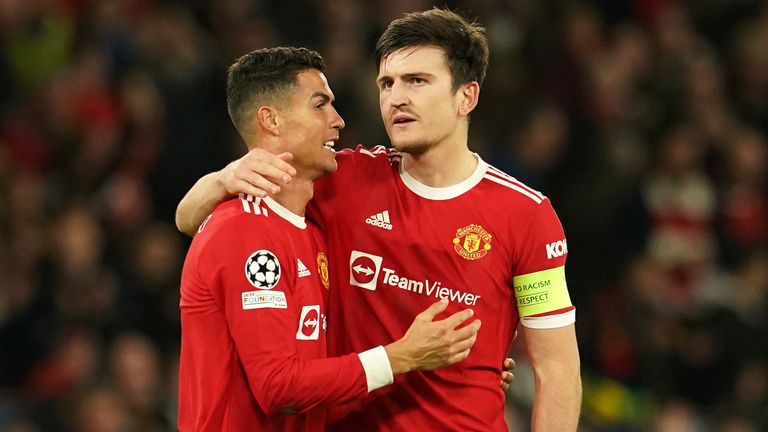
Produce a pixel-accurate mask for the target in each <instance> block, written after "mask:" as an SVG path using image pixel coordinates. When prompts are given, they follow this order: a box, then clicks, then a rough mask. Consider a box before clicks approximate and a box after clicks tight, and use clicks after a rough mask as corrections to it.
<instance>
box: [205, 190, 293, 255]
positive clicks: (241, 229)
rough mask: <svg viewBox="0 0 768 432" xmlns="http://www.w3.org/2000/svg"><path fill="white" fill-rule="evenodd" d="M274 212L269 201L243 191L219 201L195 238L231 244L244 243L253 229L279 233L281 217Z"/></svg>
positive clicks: (267, 232)
mask: <svg viewBox="0 0 768 432" xmlns="http://www.w3.org/2000/svg"><path fill="white" fill-rule="evenodd" d="M271 215H272V213H271V211H270V209H269V207H267V205H266V203H264V201H263V200H262V199H260V198H256V197H254V196H252V195H247V194H240V195H238V196H237V197H235V198H232V199H230V200H228V201H224V202H223V203H221V204H219V205H218V206H217V207H216V209H215V210H214V211H213V213H211V214H210V215H209V216H208V217H207V218H206V219H205V221H203V223H202V224H201V225H200V228H198V230H197V235H195V239H194V241H200V242H204V243H212V242H213V243H224V244H228V245H230V246H235V245H236V244H239V243H242V241H243V240H244V239H245V238H246V236H248V235H249V234H250V233H252V232H259V233H260V237H268V236H270V235H277V234H279V232H280V230H279V229H273V228H277V225H278V224H279V217H271Z"/></svg>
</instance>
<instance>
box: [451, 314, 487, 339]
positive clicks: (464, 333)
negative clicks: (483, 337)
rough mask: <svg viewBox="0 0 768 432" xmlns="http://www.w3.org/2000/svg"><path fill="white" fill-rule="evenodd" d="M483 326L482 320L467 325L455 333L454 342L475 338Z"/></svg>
mask: <svg viewBox="0 0 768 432" xmlns="http://www.w3.org/2000/svg"><path fill="white" fill-rule="evenodd" d="M481 325H482V322H480V320H479V319H478V320H474V321H472V322H471V323H470V324H469V325H466V326H464V327H462V328H460V329H458V330H455V331H454V332H453V335H452V336H453V340H456V341H461V340H465V339H469V338H471V337H473V336H477V332H478V330H480V326H481Z"/></svg>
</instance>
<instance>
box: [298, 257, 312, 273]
mask: <svg viewBox="0 0 768 432" xmlns="http://www.w3.org/2000/svg"><path fill="white" fill-rule="evenodd" d="M296 265H297V266H298V267H299V277H300V278H303V277H307V276H309V269H308V268H307V266H305V265H304V263H303V262H301V260H300V259H298V258H296Z"/></svg>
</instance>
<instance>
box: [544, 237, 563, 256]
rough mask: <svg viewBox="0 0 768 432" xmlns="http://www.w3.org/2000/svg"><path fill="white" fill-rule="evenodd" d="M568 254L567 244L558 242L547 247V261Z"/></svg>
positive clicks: (561, 241)
mask: <svg viewBox="0 0 768 432" xmlns="http://www.w3.org/2000/svg"><path fill="white" fill-rule="evenodd" d="M567 253H568V243H567V242H566V241H565V239H563V240H558V241H556V242H552V243H550V244H548V245H547V259H552V258H558V257H561V256H563V255H565V254H567Z"/></svg>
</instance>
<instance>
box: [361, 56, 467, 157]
mask: <svg viewBox="0 0 768 432" xmlns="http://www.w3.org/2000/svg"><path fill="white" fill-rule="evenodd" d="M376 82H377V84H378V87H379V108H380V109H381V118H382V119H383V120H384V127H385V128H386V130H387V135H389V139H390V141H391V142H392V145H393V146H394V147H395V148H396V149H398V150H400V151H403V152H406V153H411V154H421V153H423V152H425V151H427V150H429V149H430V148H432V147H435V146H437V145H440V143H442V142H444V141H446V140H451V139H452V138H456V137H458V136H459V135H460V132H461V129H462V128H461V121H460V120H461V118H462V117H461V116H459V113H458V112H459V104H460V102H461V92H460V91H458V90H457V91H453V89H452V80H451V72H450V70H449V69H448V64H447V62H446V59H445V54H444V52H443V50H442V49H440V48H436V47H431V46H420V47H408V48H403V49H401V50H399V51H395V52H394V53H392V54H390V55H389V56H387V57H385V58H384V59H383V60H382V62H381V64H380V65H379V76H378V78H377V79H376Z"/></svg>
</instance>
